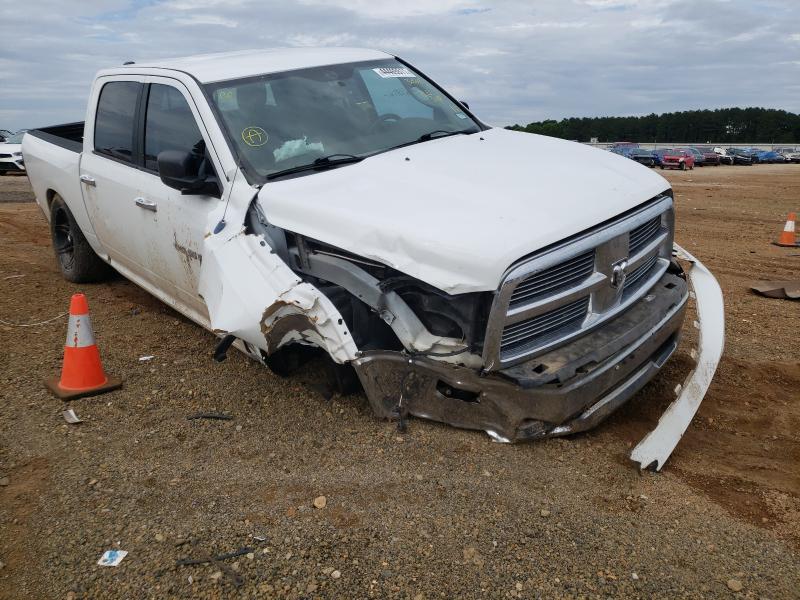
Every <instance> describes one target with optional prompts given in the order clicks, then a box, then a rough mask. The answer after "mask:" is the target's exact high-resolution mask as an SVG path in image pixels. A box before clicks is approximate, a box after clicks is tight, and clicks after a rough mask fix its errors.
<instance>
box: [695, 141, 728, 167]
mask: <svg viewBox="0 0 800 600" xmlns="http://www.w3.org/2000/svg"><path fill="white" fill-rule="evenodd" d="M695 148H696V149H697V150H699V151H700V154H702V155H703V166H705V167H708V166H713V167H718V166H719V165H720V164H721V162H722V159H721V158H720V155H719V154H717V153H716V152H714V148H712V147H711V146H695Z"/></svg>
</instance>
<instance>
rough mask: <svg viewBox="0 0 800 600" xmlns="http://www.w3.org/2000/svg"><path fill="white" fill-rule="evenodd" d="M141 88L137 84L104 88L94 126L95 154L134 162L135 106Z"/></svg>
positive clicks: (115, 82)
mask: <svg viewBox="0 0 800 600" xmlns="http://www.w3.org/2000/svg"><path fill="white" fill-rule="evenodd" d="M141 86H142V84H141V83H139V82H136V81H111V82H109V83H107V84H105V85H104V86H103V89H102V90H101V91H100V99H99V100H98V101H97V114H96V116H95V122H94V149H95V151H96V152H99V153H101V154H107V155H108V156H111V157H113V158H116V159H118V160H123V161H126V162H132V161H133V139H134V135H133V134H134V122H135V118H136V102H137V100H138V98H139V90H140V89H141Z"/></svg>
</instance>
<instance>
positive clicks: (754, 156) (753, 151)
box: [742, 148, 762, 165]
mask: <svg viewBox="0 0 800 600" xmlns="http://www.w3.org/2000/svg"><path fill="white" fill-rule="evenodd" d="M742 152H744V153H745V154H747V155H748V156H749V157H750V159H751V160H752V161H753V164H754V165H757V164H758V163H760V162H761V159H760V158H759V157H758V153H759V152H762V150H761V148H742Z"/></svg>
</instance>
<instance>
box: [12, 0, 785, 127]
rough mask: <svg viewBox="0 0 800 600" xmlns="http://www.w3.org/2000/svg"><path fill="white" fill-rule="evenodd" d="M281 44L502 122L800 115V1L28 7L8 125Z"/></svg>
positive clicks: (17, 7)
mask: <svg viewBox="0 0 800 600" xmlns="http://www.w3.org/2000/svg"><path fill="white" fill-rule="evenodd" d="M277 46H282V47H285V46H357V47H368V48H376V49H380V50H385V51H387V52H390V53H392V54H395V55H397V56H401V57H402V58H404V59H406V60H408V61H409V62H410V63H412V64H413V65H415V66H416V67H418V68H419V69H420V70H422V71H423V72H425V73H426V74H427V75H429V76H431V77H432V78H433V79H435V80H436V81H437V82H438V83H439V84H441V85H442V86H444V87H445V88H446V89H447V90H448V91H450V92H451V93H452V94H453V95H454V96H456V97H457V98H459V99H462V100H465V101H467V102H468V103H469V104H470V107H471V108H472V109H473V111H474V112H475V113H476V114H477V115H478V116H479V117H481V118H482V119H483V120H485V121H486V122H488V123H491V124H493V125H500V126H503V125H510V124H514V123H520V124H526V123H529V122H531V121H539V120H543V119H561V118H564V117H572V116H577V117H581V116H602V115H618V116H619V115H641V114H649V113H652V112H655V113H661V112H669V111H677V110H692V109H701V108H721V107H730V106H764V107H769V108H781V109H785V110H789V111H792V112H800V0H503V1H495V2H490V1H488V0H486V1H482V0H389V1H384V0H282V1H280V2H274V1H269V0H107V1H101V0H80V1H78V2H65V1H64V0H15V1H9V2H3V3H2V5H0V128H4V129H11V130H16V129H19V128H23V127H26V128H29V127H38V126H44V125H52V124H56V123H63V122H69V121H77V120H82V119H83V118H84V113H85V110H86V99H87V96H88V93H89V88H90V86H91V82H92V79H93V76H94V73H95V72H96V71H97V70H99V69H101V68H105V67H109V66H115V65H120V64H122V63H123V62H125V61H127V60H133V61H143V60H153V59H158V58H165V57H175V56H186V55H191V54H200V53H207V52H222V51H230V50H242V49H252V48H267V47H277Z"/></svg>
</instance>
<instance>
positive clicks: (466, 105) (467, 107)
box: [459, 100, 469, 110]
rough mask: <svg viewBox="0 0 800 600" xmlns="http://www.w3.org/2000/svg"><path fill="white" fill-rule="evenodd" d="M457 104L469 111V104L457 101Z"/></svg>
mask: <svg viewBox="0 0 800 600" xmlns="http://www.w3.org/2000/svg"><path fill="white" fill-rule="evenodd" d="M459 103H460V104H461V106H463V107H464V108H466V109H467V110H469V104H467V103H466V102H465V101H464V100H459Z"/></svg>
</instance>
